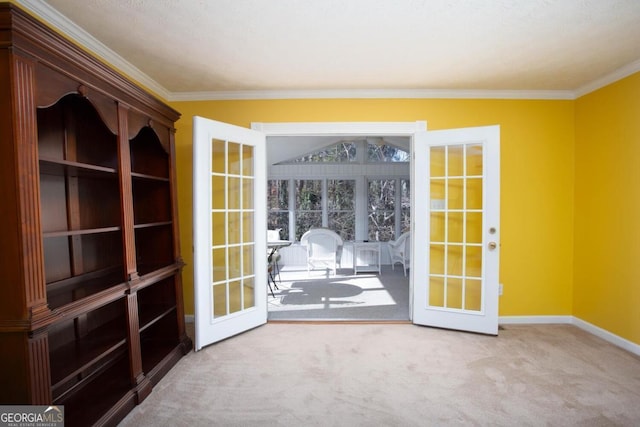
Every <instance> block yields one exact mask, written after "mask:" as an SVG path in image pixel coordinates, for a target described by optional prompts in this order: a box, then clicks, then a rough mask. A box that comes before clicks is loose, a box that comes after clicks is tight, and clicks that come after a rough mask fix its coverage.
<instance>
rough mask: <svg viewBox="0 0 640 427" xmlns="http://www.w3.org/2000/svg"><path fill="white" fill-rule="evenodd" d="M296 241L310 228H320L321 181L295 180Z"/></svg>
mask: <svg viewBox="0 0 640 427" xmlns="http://www.w3.org/2000/svg"><path fill="white" fill-rule="evenodd" d="M294 185H295V190H296V191H295V198H296V204H295V225H296V232H295V233H296V240H300V237H302V235H303V234H304V232H305V231H307V230H308V229H310V228H315V227H322V180H319V179H314V180H311V179H297V180H295V184H294Z"/></svg>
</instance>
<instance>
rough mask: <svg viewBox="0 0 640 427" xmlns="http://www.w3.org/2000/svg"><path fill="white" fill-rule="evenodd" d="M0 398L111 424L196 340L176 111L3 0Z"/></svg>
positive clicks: (82, 422)
mask: <svg viewBox="0 0 640 427" xmlns="http://www.w3.org/2000/svg"><path fill="white" fill-rule="evenodd" d="M0 39H1V40H2V41H4V43H0V137H1V139H2V144H0V174H1V175H2V179H0V194H2V195H3V207H2V209H0V214H1V215H2V217H1V218H0V219H1V221H0V235H2V236H3V239H4V240H3V245H2V249H1V251H2V252H1V253H0V280H1V281H2V283H3V285H2V287H0V347H1V348H2V349H3V352H0V381H1V382H2V383H3V387H0V402H2V403H4V404H39V405H50V404H59V405H65V425H68V426H75V425H78V426H87V425H115V424H117V423H118V421H119V420H121V419H122V418H123V417H124V416H125V415H126V413H127V412H128V411H130V410H131V409H132V408H133V407H134V406H135V405H136V404H138V403H140V402H141V401H143V400H144V399H145V398H146V397H147V396H148V395H149V393H151V392H152V391H153V387H154V385H155V384H156V383H157V382H158V381H159V379H160V378H161V377H162V376H163V375H164V374H166V372H167V371H168V370H169V369H171V367H172V366H173V364H175V363H176V362H177V361H178V360H179V358H180V357H182V356H183V355H184V353H185V352H187V351H189V349H191V348H192V343H191V340H190V339H189V337H188V336H187V335H186V332H185V326H184V312H183V302H182V280H181V269H182V265H183V263H182V261H181V257H180V253H179V241H178V224H177V220H176V218H177V216H176V212H177V209H176V195H175V148H174V145H175V142H174V134H175V128H174V124H175V122H176V121H177V120H178V118H179V117H180V114H179V113H178V112H177V111H175V110H173V109H172V108H170V107H168V106H167V105H165V104H164V103H162V102H161V101H159V100H158V99H156V98H155V97H154V96H152V95H150V94H149V93H147V92H145V91H144V90H143V89H141V88H139V87H138V86H136V85H135V84H133V83H132V82H130V81H129V80H127V79H126V78H124V77H123V76H121V75H119V74H118V73H117V72H115V71H113V70H112V69H110V68H109V67H107V66H106V65H104V64H103V63H102V62H100V61H98V60H97V59H95V58H94V57H92V56H90V55H89V54H87V53H86V52H85V51H83V50H81V49H79V48H77V47H76V46H75V45H73V44H71V43H70V42H69V41H67V40H66V39H64V38H62V37H61V36H59V35H58V34H57V33H55V32H53V31H51V30H50V29H48V28H47V27H46V26H44V25H43V24H42V23H40V22H39V21H37V20H35V19H34V18H32V17H31V16H30V15H29V14H27V13H25V12H24V11H22V10H21V9H20V8H19V6H16V5H14V4H12V3H11V4H10V3H0Z"/></svg>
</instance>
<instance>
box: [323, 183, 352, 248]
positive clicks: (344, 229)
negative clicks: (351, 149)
mask: <svg viewBox="0 0 640 427" xmlns="http://www.w3.org/2000/svg"><path fill="white" fill-rule="evenodd" d="M355 187H356V181H355V180H352V179H329V180H327V213H328V214H327V216H328V224H327V226H328V227H329V228H330V229H331V230H333V231H335V232H336V233H338V234H339V235H340V237H342V239H343V240H355V237H356V212H355V196H356V194H355Z"/></svg>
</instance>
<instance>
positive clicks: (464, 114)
mask: <svg viewBox="0 0 640 427" xmlns="http://www.w3.org/2000/svg"><path fill="white" fill-rule="evenodd" d="M574 104H575V103H574V101H535V100H460V99H455V100H437V99H435V100H434V99H431V100H425V99H399V100H347V99H345V100H261V101H199V102H173V103H171V105H172V107H174V108H175V109H177V110H178V111H180V112H181V113H182V119H180V121H179V122H178V123H177V135H176V153H177V163H178V167H177V172H178V203H179V212H180V227H181V236H180V237H181V245H182V253H183V257H184V260H185V262H186V263H187V266H186V267H185V270H184V277H183V279H184V288H185V291H184V292H185V310H186V312H187V313H188V314H192V313H193V268H192V265H193V256H192V233H193V229H192V216H193V212H192V199H191V197H192V184H191V181H192V159H191V157H192V151H191V138H192V132H191V127H192V117H193V116H194V115H199V116H204V117H208V118H211V119H214V120H219V121H223V122H227V123H232V124H236V125H240V126H245V127H250V125H251V123H252V122H317V121H321V122H332V121H416V120H426V121H427V122H428V128H429V129H446V128H456V127H468V126H483V125H492V124H499V125H500V126H501V222H502V241H501V243H502V246H501V260H500V261H501V268H500V278H501V282H502V283H503V284H504V295H503V296H502V297H501V299H500V315H502V316H508V315H571V314H572V313H573V307H572V292H573V291H572V283H573V264H572V260H573V195H574V170H573V165H574Z"/></svg>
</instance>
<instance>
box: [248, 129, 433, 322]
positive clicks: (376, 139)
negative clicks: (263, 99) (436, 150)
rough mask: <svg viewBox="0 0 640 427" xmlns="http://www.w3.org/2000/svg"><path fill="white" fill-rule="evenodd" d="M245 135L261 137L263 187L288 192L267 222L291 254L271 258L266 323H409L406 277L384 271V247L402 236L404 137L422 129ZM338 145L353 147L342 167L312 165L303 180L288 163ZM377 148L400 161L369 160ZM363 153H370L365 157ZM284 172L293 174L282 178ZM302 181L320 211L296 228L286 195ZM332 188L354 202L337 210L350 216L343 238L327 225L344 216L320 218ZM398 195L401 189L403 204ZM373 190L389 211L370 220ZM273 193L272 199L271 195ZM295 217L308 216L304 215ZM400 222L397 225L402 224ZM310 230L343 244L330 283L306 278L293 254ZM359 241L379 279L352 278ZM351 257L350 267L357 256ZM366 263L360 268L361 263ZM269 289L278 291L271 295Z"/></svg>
mask: <svg viewBox="0 0 640 427" xmlns="http://www.w3.org/2000/svg"><path fill="white" fill-rule="evenodd" d="M252 128H253V129H255V130H259V131H261V132H263V133H265V134H266V146H267V162H268V166H267V171H268V175H269V176H268V179H269V180H273V181H277V184H278V185H283V186H284V188H285V190H286V189H287V188H290V191H289V194H288V195H285V197H284V199H285V201H284V204H285V206H284V209H280V215H281V218H282V219H281V220H280V222H279V223H278V222H277V221H275V220H271V221H269V219H268V223H270V224H271V225H272V226H271V227H270V229H271V228H274V229H281V231H280V233H281V236H282V238H283V239H284V240H289V241H291V242H292V245H291V246H289V247H285V248H282V249H280V250H279V252H278V257H279V260H280V264H281V271H280V274H279V275H278V274H276V275H274V278H275V284H274V285H273V288H274V289H273V291H274V292H273V293H269V294H268V295H269V299H268V305H267V307H268V309H269V314H268V318H269V320H317V319H323V320H356V321H358V320H362V321H409V320H410V318H411V310H410V295H411V291H410V279H409V275H405V272H404V270H403V268H402V265H401V264H397V265H396V266H395V268H393V269H392V266H391V264H390V256H389V251H388V248H387V241H388V240H391V239H397V238H398V237H399V236H400V235H401V234H402V233H403V232H404V231H409V218H410V215H409V211H410V204H409V193H408V192H409V187H410V186H409V182H410V179H409V178H410V167H411V166H410V156H409V153H410V149H411V147H410V146H411V137H412V135H413V134H414V133H415V132H416V131H417V130H424V129H426V123H424V122H411V123H317V124H316V123H291V124H254V125H253V126H252ZM272 131H273V133H272ZM345 141H347V142H349V143H350V145H352V146H353V151H352V156H353V158H352V159H350V160H349V159H347V160H346V163H342V164H339V163H336V162H328V163H323V164H322V165H320V164H314V165H313V166H312V167H309V168H308V170H310V171H311V172H303V171H301V170H302V168H303V164H301V163H299V162H296V161H292V160H295V159H296V158H297V157H298V156H306V157H305V158H306V159H308V158H310V157H312V156H310V153H314V152H316V151H317V150H322V149H325V148H326V147H329V148H331V147H332V144H334V143H344V142H345ZM385 145H387V146H388V147H389V148H390V147H395V148H397V149H398V152H399V153H403V154H404V155H406V158H403V159H401V160H400V161H397V162H395V164H393V159H392V158H388V159H381V162H376V161H375V160H372V154H373V155H375V153H374V150H372V149H371V148H372V147H378V148H381V147H384V146H385ZM367 146H369V147H371V148H369V149H367ZM342 151H345V152H346V151H347V150H342ZM323 154H324V153H323ZM389 157H393V156H389ZM383 162H384V163H383ZM274 164H276V166H273V165H274ZM292 169H293V170H294V172H293V174H292V173H291V172H290V171H291V170H292ZM298 178H299V179H303V178H304V179H305V182H302V183H301V182H300V181H297V180H296V179H298ZM336 178H337V179H338V181H336ZM285 180H286V181H285ZM310 180H312V181H314V183H317V189H318V196H319V197H318V200H320V201H322V203H319V206H318V207H319V210H320V211H319V212H316V213H317V221H316V223H309V224H303V225H296V218H295V206H294V205H295V203H296V200H295V194H292V193H294V192H295V191H296V190H297V189H299V188H300V186H299V185H296V184H307V183H309V181H310ZM336 182H339V183H340V184H341V185H343V188H341V192H343V193H344V192H345V189H344V183H345V182H351V183H353V184H352V185H351V186H350V187H349V189H348V190H347V191H350V193H349V195H350V197H353V198H354V204H353V205H352V206H350V207H345V209H353V211H354V212H353V214H354V218H355V221H354V222H355V226H353V227H352V229H349V230H344V229H343V228H344V227H343V226H341V225H339V224H336V223H335V222H334V223H332V222H331V218H333V217H334V216H335V215H340V214H345V212H341V213H338V214H336V213H335V212H328V213H327V210H328V209H327V205H330V206H335V205H336V203H335V202H334V201H333V200H332V199H331V198H332V192H331V188H330V187H331V185H333V184H334V183H336ZM274 187H275V185H274ZM327 187H329V190H327ZM401 187H404V189H405V196H404V197H405V198H404V203H403V199H402V195H401V194H402V191H401V190H400V189H401ZM269 188H271V187H269ZM305 188H306V187H305ZM375 188H384V189H385V190H384V191H387V192H389V191H390V190H389V188H391V191H396V192H397V198H396V200H395V204H387V206H382V205H384V203H380V205H381V206H373V208H374V209H379V211H377V212H372V211H371V209H372V208H371V206H370V205H371V203H368V202H369V200H368V196H367V195H368V194H369V192H375V191H376V190H375ZM275 191H276V192H277V191H278V190H277V188H276V189H275ZM270 193H271V192H270ZM387 198H388V195H387ZM287 202H290V203H289V206H286V204H287ZM268 204H269V203H268ZM374 204H375V203H374ZM320 205H324V206H320ZM389 205H390V206H391V208H390V209H391V211H389ZM394 205H395V206H394ZM402 206H404V208H403V207H402ZM278 207H281V206H275V205H270V212H272V210H271V208H274V209H277V208H278ZM287 208H289V209H287ZM385 208H386V210H385ZM394 210H395V211H394ZM303 214H306V215H309V212H304V213H303ZM374 215H377V217H378V218H380V221H379V222H380V224H379V226H377V224H376V225H373V224H371V218H372V216H374ZM273 216H275V214H274V215H273ZM402 218H405V221H404V222H403V221H402ZM390 220H391V221H392V223H391V224H390V223H389V221H390ZM383 222H384V223H383ZM311 225H313V226H322V227H327V228H330V229H338V232H340V234H343V236H342V237H343V238H344V240H345V244H344V246H343V248H342V252H341V261H342V262H341V265H340V266H341V268H339V269H338V272H337V274H336V276H335V277H329V276H328V275H327V274H325V273H326V271H322V270H312V271H310V272H308V271H307V267H306V250H305V248H304V247H301V246H300V244H299V240H300V236H301V234H302V232H303V231H305V230H306V229H307V228H309V227H310V226H311ZM374 228H376V229H375V230H374ZM362 241H380V242H381V243H380V245H379V249H378V251H379V255H380V259H381V264H382V270H381V272H380V273H381V274H372V273H371V272H365V273H362V272H359V273H357V274H356V273H355V272H354V269H353V266H354V244H353V243H354V242H362ZM365 255H368V254H365ZM355 256H356V263H357V258H358V255H355ZM361 261H362V260H361ZM368 261H369V260H365V263H366V262H368ZM378 262H380V261H378ZM276 286H277V287H278V288H279V289H275V287H276Z"/></svg>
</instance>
